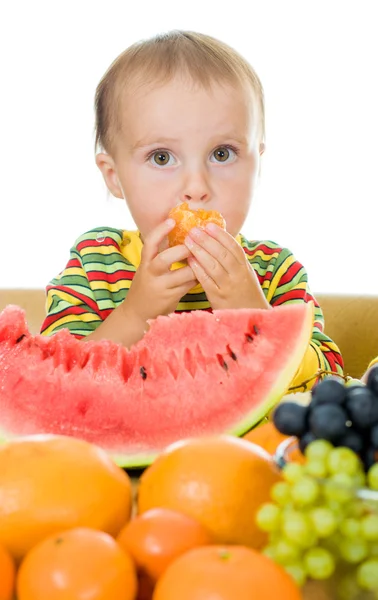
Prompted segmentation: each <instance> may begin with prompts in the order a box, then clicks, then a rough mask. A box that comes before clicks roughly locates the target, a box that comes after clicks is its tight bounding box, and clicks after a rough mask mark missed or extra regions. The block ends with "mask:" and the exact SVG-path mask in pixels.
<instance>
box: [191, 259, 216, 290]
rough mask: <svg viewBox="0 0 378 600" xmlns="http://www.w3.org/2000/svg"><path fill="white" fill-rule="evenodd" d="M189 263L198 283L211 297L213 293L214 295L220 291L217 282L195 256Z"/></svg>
mask: <svg viewBox="0 0 378 600" xmlns="http://www.w3.org/2000/svg"><path fill="white" fill-rule="evenodd" d="M188 263H189V266H190V268H191V269H192V271H193V273H194V275H195V277H196V279H197V281H198V283H200V284H201V285H202V287H203V289H204V290H205V292H206V294H207V295H208V296H209V295H211V293H214V292H216V291H217V290H218V285H217V284H216V282H215V281H214V280H213V279H212V278H211V277H210V275H209V274H208V273H207V272H206V271H205V269H204V268H203V267H202V266H201V265H200V264H199V263H198V261H197V260H196V259H195V257H194V256H191V257H189V258H188Z"/></svg>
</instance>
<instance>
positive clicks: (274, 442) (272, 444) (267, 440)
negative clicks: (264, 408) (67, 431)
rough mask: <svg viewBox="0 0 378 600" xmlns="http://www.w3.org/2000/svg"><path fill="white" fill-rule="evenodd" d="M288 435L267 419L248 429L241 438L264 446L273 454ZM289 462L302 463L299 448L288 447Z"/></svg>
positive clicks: (303, 459)
mask: <svg viewBox="0 0 378 600" xmlns="http://www.w3.org/2000/svg"><path fill="white" fill-rule="evenodd" d="M289 437H290V436H287V435H284V434H283V433H280V432H279V431H278V429H276V427H275V425H274V423H273V422H272V421H267V422H265V423H263V424H262V425H258V426H257V427H255V428H254V429H251V431H248V433H246V434H245V435H244V436H243V439H245V440H248V441H249V442H253V443H254V444H257V445H258V446H261V448H264V450H266V451H267V452H269V454H271V455H273V454H275V452H276V450H277V448H278V446H279V445H280V444H281V443H282V442H284V441H285V440H288V439H289ZM290 462H298V463H302V464H304V462H305V458H304V456H303V454H302V452H301V451H300V450H299V448H295V449H294V448H293V449H290Z"/></svg>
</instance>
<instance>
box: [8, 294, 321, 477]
mask: <svg viewBox="0 0 378 600" xmlns="http://www.w3.org/2000/svg"><path fill="white" fill-rule="evenodd" d="M312 325H313V305H312V303H310V304H293V305H288V306H282V307H277V308H274V309H272V310H260V309H239V310H228V309H227V310H221V311H214V313H209V312H206V311H194V312H191V313H184V314H172V315H170V316H162V317H158V318H157V319H156V320H154V321H153V322H152V323H151V326H150V329H149V331H148V332H147V333H146V335H145V336H144V338H143V339H142V340H141V341H140V342H138V343H137V344H136V345H135V346H133V347H132V348H131V350H127V349H126V348H124V347H123V346H121V345H119V344H116V343H114V342H110V341H107V340H102V341H93V342H91V341H88V342H83V341H79V340H77V339H76V338H75V337H74V336H72V335H71V334H70V333H69V332H68V330H66V329H63V330H61V331H59V332H57V333H56V334H55V335H53V336H51V337H44V336H40V335H37V336H32V335H31V334H30V333H29V331H28V328H27V324H26V320H25V314H24V311H22V310H21V309H20V308H19V307H16V306H8V307H7V308H5V309H4V310H3V312H2V313H1V314H0V439H1V440H2V441H4V440H7V439H10V438H12V437H15V436H22V435H30V434H34V433H56V434H64V435H70V436H74V437H78V438H83V439H85V440H88V441H90V442H92V443H96V444H97V445H99V446H101V447H103V448H104V449H105V450H107V451H108V452H109V453H110V454H111V455H112V457H113V458H114V460H115V461H116V462H117V463H118V464H119V465H120V466H124V467H141V466H146V465H148V464H150V463H151V462H152V461H153V459H154V458H155V457H156V455H157V454H159V453H160V451H161V450H162V449H163V448H165V447H166V446H167V445H168V444H170V443H172V442H174V441H177V440H179V439H183V438H187V437H193V436H204V435H211V434H218V433H230V434H234V435H242V434H243V433H245V432H246V431H248V430H249V429H250V428H251V427H252V426H253V425H255V424H256V423H257V422H258V421H259V420H260V419H262V418H263V416H264V415H265V414H266V413H267V412H268V411H269V410H270V409H271V408H272V406H273V405H274V404H276V403H277V402H278V401H279V400H280V398H281V397H282V396H283V394H284V393H285V391H286V390H287V388H288V386H289V385H290V382H291V381H292V379H293V377H294V375H295V373H296V371H297V369H298V367H299V365H300V362H301V360H302V358H303V355H304V353H305V351H306V349H307V347H308V343H309V340H310V337H311V331H312Z"/></svg>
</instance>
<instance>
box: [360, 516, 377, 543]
mask: <svg viewBox="0 0 378 600" xmlns="http://www.w3.org/2000/svg"><path fill="white" fill-rule="evenodd" d="M361 533H362V536H363V537H364V538H365V540H368V541H369V542H376V541H378V515H366V517H363V519H362V520H361Z"/></svg>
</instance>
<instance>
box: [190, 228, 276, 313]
mask: <svg viewBox="0 0 378 600" xmlns="http://www.w3.org/2000/svg"><path fill="white" fill-rule="evenodd" d="M185 244H186V246H187V248H188V249H189V250H190V252H191V254H192V256H191V257H189V258H188V264H189V265H190V267H191V268H192V270H193V273H194V275H195V277H196V278H197V280H198V281H199V283H200V284H201V285H202V287H203V289H204V291H205V292H206V295H207V298H208V300H209V302H210V304H211V306H212V308H214V309H219V308H270V304H269V303H268V302H267V300H266V299H265V296H264V294H263V291H262V289H261V286H260V283H259V281H258V279H257V276H256V274H255V272H254V270H253V269H252V268H251V266H250V264H249V263H248V260H247V258H246V256H245V254H244V250H243V248H242V247H241V246H240V245H239V244H238V243H237V241H236V240H235V239H234V238H233V237H232V236H231V235H230V234H229V233H227V232H226V231H224V230H222V229H221V228H220V227H217V226H216V225H213V224H209V225H207V226H206V228H205V230H201V229H197V228H194V229H192V230H191V231H190V232H189V235H188V236H187V238H186V240H185Z"/></svg>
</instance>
